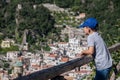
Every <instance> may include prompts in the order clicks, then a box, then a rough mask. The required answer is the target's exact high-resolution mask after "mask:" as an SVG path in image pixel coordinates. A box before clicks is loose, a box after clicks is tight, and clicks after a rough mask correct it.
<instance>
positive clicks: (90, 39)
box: [87, 36, 94, 47]
mask: <svg viewBox="0 0 120 80" xmlns="http://www.w3.org/2000/svg"><path fill="white" fill-rule="evenodd" d="M87 44H88V47H91V46H94V39H93V38H92V37H90V36H89V37H88V38H87Z"/></svg>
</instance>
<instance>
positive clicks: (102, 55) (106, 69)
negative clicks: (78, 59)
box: [80, 18, 112, 80]
mask: <svg viewBox="0 0 120 80" xmlns="http://www.w3.org/2000/svg"><path fill="white" fill-rule="evenodd" d="M97 26H98V21H97V20H96V19H95V18H88V19H86V20H85V21H84V22H83V23H82V24H81V25H80V28H83V30H84V32H85V34H86V35H88V37H87V43H88V50H84V51H82V52H81V55H84V54H90V55H92V56H93V58H94V61H95V66H96V75H95V78H94V80H108V75H109V73H110V70H111V67H112V58H111V56H110V53H109V51H108V49H107V47H106V44H105V43H104V41H103V39H102V38H101V36H100V35H99V34H98V33H97V31H96V28H97Z"/></svg>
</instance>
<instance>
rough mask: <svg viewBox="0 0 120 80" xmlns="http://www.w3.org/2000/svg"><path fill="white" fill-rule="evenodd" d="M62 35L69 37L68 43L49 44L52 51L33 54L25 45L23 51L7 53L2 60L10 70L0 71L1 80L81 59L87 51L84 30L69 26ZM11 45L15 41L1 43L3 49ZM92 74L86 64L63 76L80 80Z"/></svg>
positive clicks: (9, 79)
mask: <svg viewBox="0 0 120 80" xmlns="http://www.w3.org/2000/svg"><path fill="white" fill-rule="evenodd" d="M61 33H62V34H68V35H69V38H68V42H54V43H53V44H49V47H50V48H51V50H50V51H37V53H32V52H28V46H26V45H24V46H23V50H22V51H10V52H7V53H6V55H5V56H4V57H1V59H2V60H4V61H7V62H8V63H9V68H8V69H5V70H4V69H3V68H1V69H0V80H12V79H14V78H17V77H19V76H24V75H28V74H30V73H33V72H36V71H39V70H43V69H46V68H49V67H52V66H55V65H59V64H62V63H65V62H67V61H70V60H72V59H75V58H80V57H81V56H80V52H81V51H82V50H85V49H87V47H86V45H87V42H86V36H85V34H84V33H83V30H82V29H76V28H71V27H68V26H67V27H66V28H64V30H62V31H61ZM11 45H16V44H15V42H14V40H11V39H6V40H3V41H2V43H1V47H2V48H6V47H10V46H11ZM10 71H11V72H10ZM91 73H92V68H91V67H90V66H89V65H88V64H86V65H84V66H82V67H77V68H76V69H74V70H72V71H70V72H66V73H64V74H62V76H65V77H66V78H68V80H79V79H82V78H83V77H85V76H87V75H90V74H91Z"/></svg>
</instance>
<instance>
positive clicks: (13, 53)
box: [6, 51, 19, 60]
mask: <svg viewBox="0 0 120 80" xmlns="http://www.w3.org/2000/svg"><path fill="white" fill-rule="evenodd" d="M18 53H19V52H18V51H10V52H7V54H6V58H7V59H10V60H13V59H16V58H17V56H18Z"/></svg>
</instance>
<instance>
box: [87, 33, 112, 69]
mask: <svg viewBox="0 0 120 80" xmlns="http://www.w3.org/2000/svg"><path fill="white" fill-rule="evenodd" d="M87 41H88V47H90V46H94V47H95V52H94V54H93V56H94V60H95V65H96V68H97V69H98V70H102V69H106V68H109V67H111V66H112V58H111V56H110V53H109V51H108V49H107V47H106V44H105V43H104V41H103V39H102V38H101V36H100V35H99V34H98V33H97V32H94V33H92V34H90V35H89V36H88V38H87Z"/></svg>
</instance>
